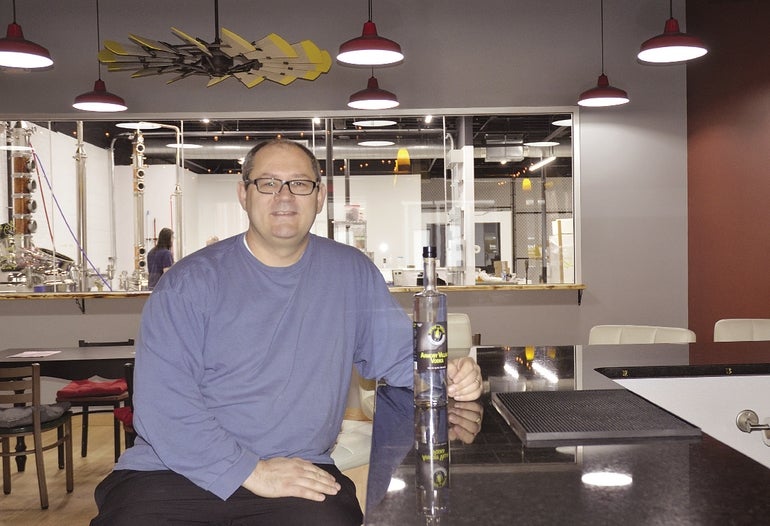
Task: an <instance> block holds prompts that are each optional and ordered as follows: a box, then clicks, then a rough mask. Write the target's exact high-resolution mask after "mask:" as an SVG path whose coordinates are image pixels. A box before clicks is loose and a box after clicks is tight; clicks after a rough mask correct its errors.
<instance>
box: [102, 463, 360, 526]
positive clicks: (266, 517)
mask: <svg viewBox="0 0 770 526" xmlns="http://www.w3.org/2000/svg"><path fill="white" fill-rule="evenodd" d="M319 467H320V468H322V469H325V470H326V471H328V472H329V473H331V474H332V475H334V478H336V479H337V482H339V483H340V485H341V486H342V489H341V490H340V491H339V493H337V494H336V495H327V496H326V500H324V501H323V502H315V501H311V500H307V499H301V498H296V497H282V498H274V499H268V498H264V497H258V496H257V495H254V494H253V493H251V492H250V491H248V490H246V489H244V488H238V490H237V491H236V492H235V493H233V494H232V495H231V496H230V498H228V499H227V500H222V499H220V498H219V497H217V496H216V495H214V494H213V493H211V492H209V491H206V490H204V489H203V488H201V487H199V486H196V485H195V484H193V483H192V482H190V481H189V480H188V479H187V478H185V477H183V476H182V475H179V474H177V473H174V472H173V471H130V470H120V471H113V472H112V473H110V474H109V475H108V476H107V477H106V478H105V479H104V480H103V481H102V482H100V483H99V485H98V486H96V491H95V494H94V497H95V499H96V505H97V506H98V508H99V514H98V515H97V516H96V517H95V518H94V519H93V520H92V521H91V526H107V525H109V526H137V525H141V526H160V525H164V526H165V525H169V526H170V525H179V526H181V525H195V524H199V525H203V524H207V525H211V526H214V525H216V526H265V525H267V526H270V525H276V526H278V525H280V526H305V525H313V526H317V525H321V524H323V525H324V526H326V525H329V526H337V525H339V526H360V525H361V523H362V522H363V514H362V513H361V507H360V506H359V505H358V500H357V499H356V487H355V484H353V481H352V480H350V479H349V478H348V477H346V476H345V475H343V474H342V473H341V472H340V471H339V470H338V469H337V467H336V466H334V465H319Z"/></svg>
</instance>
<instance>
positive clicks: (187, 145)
mask: <svg viewBox="0 0 770 526" xmlns="http://www.w3.org/2000/svg"><path fill="white" fill-rule="evenodd" d="M166 147H167V148H181V149H182V150H192V149H195V148H203V146H201V145H200V144H190V143H189V142H186V143H178V142H172V143H170V144H167V145H166Z"/></svg>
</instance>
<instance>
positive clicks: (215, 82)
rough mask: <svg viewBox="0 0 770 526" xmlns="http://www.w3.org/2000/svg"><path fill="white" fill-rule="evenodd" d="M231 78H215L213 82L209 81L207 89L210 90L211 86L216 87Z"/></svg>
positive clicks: (226, 76) (225, 76) (227, 76)
mask: <svg viewBox="0 0 770 526" xmlns="http://www.w3.org/2000/svg"><path fill="white" fill-rule="evenodd" d="M230 76H231V75H223V76H221V77H213V78H212V79H211V80H209V83H208V84H206V87H207V88H210V87H211V86H216V85H217V84H219V83H220V82H222V81H223V80H227V79H229V78H230Z"/></svg>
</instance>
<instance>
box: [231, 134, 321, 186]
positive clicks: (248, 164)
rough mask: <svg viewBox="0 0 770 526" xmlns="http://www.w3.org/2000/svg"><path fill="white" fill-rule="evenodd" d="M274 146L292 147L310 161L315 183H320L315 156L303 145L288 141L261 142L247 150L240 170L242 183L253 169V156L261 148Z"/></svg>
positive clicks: (319, 173) (318, 166)
mask: <svg viewBox="0 0 770 526" xmlns="http://www.w3.org/2000/svg"><path fill="white" fill-rule="evenodd" d="M276 145H283V146H292V147H294V148H297V149H299V150H300V151H301V152H302V153H304V154H305V155H306V156H307V158H308V159H309V160H310V166H311V167H312V168H313V173H314V174H315V180H316V181H317V182H320V181H321V166H320V165H319V164H318V159H316V156H315V155H314V154H313V152H312V151H310V149H309V148H308V147H307V146H305V145H304V144H301V143H298V142H296V141H292V140H289V139H269V140H267V141H262V142H261V143H259V144H257V145H256V146H254V147H253V148H252V149H251V150H249V153H247V154H246V157H244V158H243V165H242V168H241V173H242V177H243V180H244V181H248V180H249V175H251V170H253V169H254V156H255V155H257V152H259V151H260V150H261V149H262V148H265V147H266V146H276Z"/></svg>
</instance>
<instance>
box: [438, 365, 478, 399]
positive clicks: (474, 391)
mask: <svg viewBox="0 0 770 526" xmlns="http://www.w3.org/2000/svg"><path fill="white" fill-rule="evenodd" d="M446 371H447V379H448V384H449V387H448V388H447V394H448V395H449V396H451V397H452V398H454V399H455V400H462V401H467V400H476V399H477V398H478V397H479V396H481V385H482V381H481V368H480V367H479V366H478V364H477V363H476V360H474V359H473V358H471V357H470V356H464V357H463V358H455V359H453V360H449V363H448V364H447V370H446Z"/></svg>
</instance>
